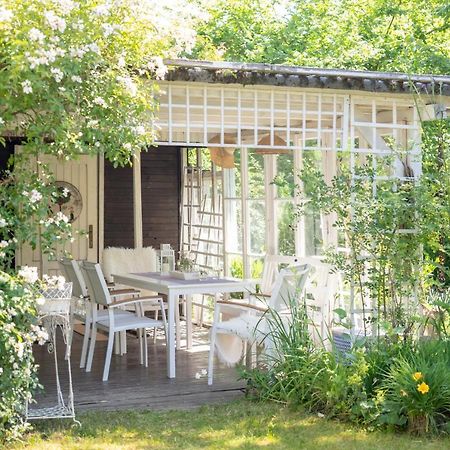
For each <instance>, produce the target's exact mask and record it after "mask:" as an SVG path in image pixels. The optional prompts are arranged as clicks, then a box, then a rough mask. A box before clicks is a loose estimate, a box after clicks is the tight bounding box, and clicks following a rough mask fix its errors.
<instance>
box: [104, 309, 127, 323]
mask: <svg viewBox="0 0 450 450" xmlns="http://www.w3.org/2000/svg"><path fill="white" fill-rule="evenodd" d="M114 316H115V317H117V318H119V317H130V316H131V317H134V313H132V312H130V311H125V310H124V309H117V310H116V311H114ZM97 320H98V321H99V322H102V321H107V322H109V313H108V310H107V309H101V310H100V311H97Z"/></svg>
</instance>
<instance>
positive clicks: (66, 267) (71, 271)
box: [59, 258, 88, 297]
mask: <svg viewBox="0 0 450 450" xmlns="http://www.w3.org/2000/svg"><path fill="white" fill-rule="evenodd" d="M59 266H60V268H61V270H62V272H63V273H64V275H65V277H66V279H67V280H68V281H70V282H72V296H73V297H87V295H88V292H87V287H86V281H85V280H84V277H83V274H82V273H81V270H80V265H79V263H78V261H77V260H75V259H70V258H61V259H60V260H59Z"/></svg>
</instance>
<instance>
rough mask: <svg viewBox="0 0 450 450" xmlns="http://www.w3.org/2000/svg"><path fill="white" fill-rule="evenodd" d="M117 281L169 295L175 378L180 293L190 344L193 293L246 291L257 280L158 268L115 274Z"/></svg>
mask: <svg viewBox="0 0 450 450" xmlns="http://www.w3.org/2000/svg"><path fill="white" fill-rule="evenodd" d="M112 276H113V277H114V282H115V283H117V284H122V285H126V286H131V287H134V288H139V289H146V290H149V291H153V292H158V293H159V294H166V295H167V302H168V312H167V321H168V336H167V342H168V349H167V376H168V377H169V378H175V376H176V375H175V351H176V349H175V308H176V307H177V305H178V299H179V296H180V295H185V296H186V297H187V299H188V304H187V308H186V311H187V313H186V327H187V330H186V331H187V347H188V348H190V347H191V345H192V307H191V302H190V301H189V299H190V297H191V296H192V295H194V294H211V295H217V294H222V293H223V294H226V293H230V292H243V293H244V297H245V296H246V294H248V293H249V292H251V291H253V290H254V287H255V280H241V279H237V278H228V277H223V278H218V277H206V278H202V279H199V280H180V279H178V278H174V277H171V276H167V275H161V273H159V272H145V273H127V274H112Z"/></svg>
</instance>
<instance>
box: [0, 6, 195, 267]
mask: <svg viewBox="0 0 450 450" xmlns="http://www.w3.org/2000/svg"><path fill="white" fill-rule="evenodd" d="M195 14H196V9H195V8H193V7H192V6H191V5H190V3H189V2H178V1H177V0H174V1H172V2H170V3H167V4H164V5H162V4H161V3H160V2H157V1H153V0H146V1H138V0H123V1H112V0H106V1H104V2H103V1H99V0H83V1H82V2H81V3H80V2H75V1H72V0H39V1H36V0H0V136H5V135H6V134H13V135H14V136H20V137H22V138H23V145H22V153H21V154H20V155H15V157H14V160H13V161H11V163H13V164H14V169H12V170H10V171H9V172H8V173H7V174H6V175H7V176H6V178H5V179H4V180H3V181H2V182H1V184H0V194H1V198H0V241H1V244H0V245H1V248H0V256H1V257H3V258H0V268H1V267H8V264H10V261H11V259H12V257H13V255H14V251H15V249H16V247H17V244H18V243H23V242H29V243H31V245H32V246H36V243H37V240H38V237H39V236H38V227H37V225H38V224H39V225H41V228H43V232H42V233H40V237H39V238H40V239H41V244H42V249H43V250H44V251H51V248H52V247H53V245H54V242H55V237H56V236H57V235H60V237H61V236H62V235H64V236H66V237H68V238H70V233H69V228H70V227H69V225H68V223H67V220H66V219H67V218H65V217H62V216H61V215H60V216H59V217H54V216H53V215H52V213H51V211H50V210H49V208H48V205H49V204H51V203H54V202H55V200H56V199H57V196H58V195H59V194H58V192H57V191H56V189H55V188H54V187H53V184H52V182H53V180H52V177H51V175H50V174H49V173H48V171H47V170H46V168H45V166H44V165H41V167H40V169H39V172H40V173H39V174H37V173H36V171H35V170H31V169H30V156H33V157H34V156H37V155H39V154H51V155H55V156H56V157H58V158H60V159H71V158H76V157H77V156H78V155H95V154H98V153H102V154H104V155H105V157H106V158H108V159H109V160H111V161H112V162H113V163H114V165H125V164H129V163H131V161H132V159H133V155H135V154H136V153H138V152H140V151H141V149H143V148H146V147H148V146H150V145H151V144H152V143H153V142H154V139H155V128H154V126H153V119H154V115H155V113H156V110H157V103H156V100H155V92H156V90H157V88H156V85H155V84H154V80H156V79H159V78H161V77H163V76H164V74H165V71H166V68H165V66H164V64H163V61H162V58H163V57H174V56H177V55H178V54H179V53H180V52H181V51H186V50H189V49H190V48H191V47H192V45H193V42H194V38H195V32H194V31H193V23H194V16H195ZM2 140H3V138H1V137H0V143H1V141H2ZM3 142H4V140H3ZM12 167H13V166H12V165H11V168H12Z"/></svg>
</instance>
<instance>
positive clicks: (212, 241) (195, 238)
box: [193, 236, 223, 245]
mask: <svg viewBox="0 0 450 450" xmlns="http://www.w3.org/2000/svg"><path fill="white" fill-rule="evenodd" d="M193 239H194V241H199V242H207V243H209V244H219V245H223V242H222V241H214V240H211V239H201V238H198V237H195V236H194V238H193Z"/></svg>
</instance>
